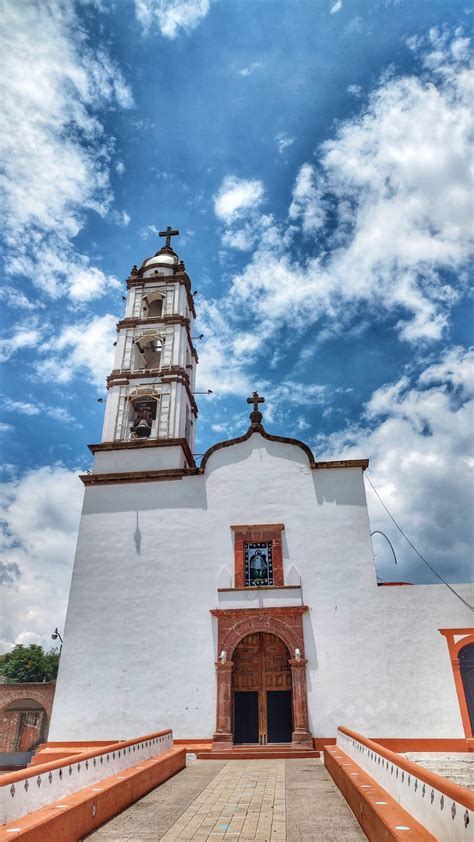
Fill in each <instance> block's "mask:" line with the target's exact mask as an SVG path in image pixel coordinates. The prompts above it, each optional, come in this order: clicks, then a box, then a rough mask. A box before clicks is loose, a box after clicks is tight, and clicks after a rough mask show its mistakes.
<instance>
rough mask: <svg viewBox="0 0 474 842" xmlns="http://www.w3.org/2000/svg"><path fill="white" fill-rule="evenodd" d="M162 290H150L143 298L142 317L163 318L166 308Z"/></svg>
mask: <svg viewBox="0 0 474 842" xmlns="http://www.w3.org/2000/svg"><path fill="white" fill-rule="evenodd" d="M164 299H165V297H164V295H163V293H162V292H150V293H148V294H147V295H145V296H144V297H143V299H142V317H143V318H144V319H161V317H162V315H163V308H164Z"/></svg>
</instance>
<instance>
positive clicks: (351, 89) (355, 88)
mask: <svg viewBox="0 0 474 842" xmlns="http://www.w3.org/2000/svg"><path fill="white" fill-rule="evenodd" d="M347 93H348V94H352V96H355V97H360V96H362V88H361V86H360V85H348V87H347Z"/></svg>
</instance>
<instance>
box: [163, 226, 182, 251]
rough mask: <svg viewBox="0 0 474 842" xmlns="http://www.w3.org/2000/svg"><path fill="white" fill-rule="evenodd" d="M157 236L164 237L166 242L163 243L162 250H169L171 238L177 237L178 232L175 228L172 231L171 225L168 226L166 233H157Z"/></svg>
mask: <svg viewBox="0 0 474 842" xmlns="http://www.w3.org/2000/svg"><path fill="white" fill-rule="evenodd" d="M159 236H160V237H166V242H165V244H164V246H163V248H165V249H170V248H171V237H178V236H179V231H178V229H177V228H174V229H173V228H172V227H171V225H168V227H167V229H166V231H160V232H159Z"/></svg>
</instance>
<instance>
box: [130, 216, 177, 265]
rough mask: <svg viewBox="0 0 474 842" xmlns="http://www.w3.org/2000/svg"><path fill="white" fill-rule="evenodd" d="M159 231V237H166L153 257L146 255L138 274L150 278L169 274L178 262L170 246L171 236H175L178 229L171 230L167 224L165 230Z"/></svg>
mask: <svg viewBox="0 0 474 842" xmlns="http://www.w3.org/2000/svg"><path fill="white" fill-rule="evenodd" d="M159 233H160V237H166V240H165V245H164V246H163V247H162V248H161V249H160V250H159V251H157V252H156V254H155V255H154V256H153V257H147V258H146V260H144V261H143V263H142V265H141V267H140V272H139V274H140V275H142V276H143V277H144V278H151V277H152V276H153V275H169V274H171V273H173V272H174V271H175V269H176V267H177V266H178V264H179V258H178V255H177V254H176V253H175V252H174V251H173V249H172V248H171V237H177V236H178V234H179V231H178V230H177V229H176V230H173V228H171V226H170V225H168V227H167V229H166V231H160V232H159Z"/></svg>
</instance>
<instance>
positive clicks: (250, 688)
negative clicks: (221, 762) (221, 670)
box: [232, 632, 294, 745]
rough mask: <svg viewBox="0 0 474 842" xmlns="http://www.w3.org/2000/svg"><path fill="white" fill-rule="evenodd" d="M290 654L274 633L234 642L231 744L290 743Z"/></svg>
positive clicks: (259, 634)
mask: <svg viewBox="0 0 474 842" xmlns="http://www.w3.org/2000/svg"><path fill="white" fill-rule="evenodd" d="M290 659H291V654H290V652H289V650H288V648H287V646H286V644H285V643H284V642H283V640H282V639H281V638H280V637H278V636H277V635H275V634H270V633H267V632H256V633H253V634H249V635H247V636H246V637H244V638H243V639H242V640H241V641H240V643H239V644H238V645H237V646H236V648H235V650H234V653H233V656H232V660H233V663H234V667H233V670H232V700H233V736H234V744H236V745H237V744H248V743H259V744H260V745H266V744H268V743H291V741H292V733H293V730H294V729H293V699H292V689H293V682H292V671H291V666H290Z"/></svg>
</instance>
